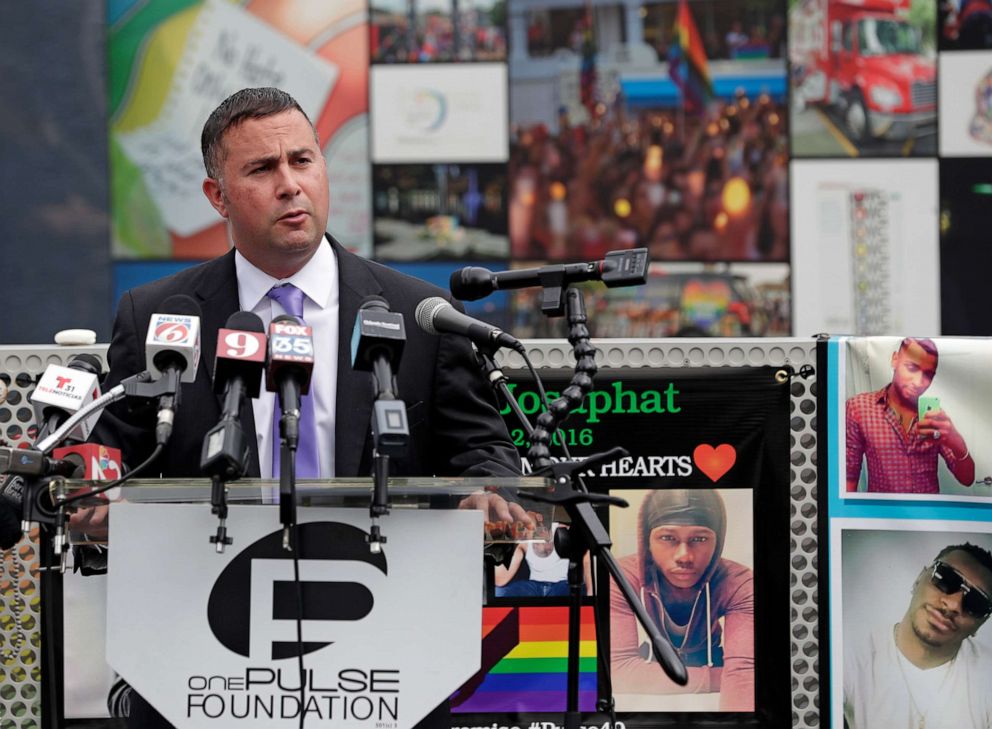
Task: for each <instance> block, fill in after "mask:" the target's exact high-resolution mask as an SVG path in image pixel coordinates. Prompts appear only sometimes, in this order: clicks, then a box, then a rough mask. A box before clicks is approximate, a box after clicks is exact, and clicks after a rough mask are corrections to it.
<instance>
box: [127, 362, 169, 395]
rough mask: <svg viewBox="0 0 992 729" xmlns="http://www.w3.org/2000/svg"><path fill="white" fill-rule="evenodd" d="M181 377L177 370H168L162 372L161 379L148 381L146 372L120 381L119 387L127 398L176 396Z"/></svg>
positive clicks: (149, 375)
mask: <svg viewBox="0 0 992 729" xmlns="http://www.w3.org/2000/svg"><path fill="white" fill-rule="evenodd" d="M181 375H182V373H181V372H179V371H178V370H174V369H168V370H166V371H165V372H163V374H162V377H160V378H159V379H157V380H154V381H150V378H151V374H150V373H149V372H147V371H146V372H141V373H140V374H137V375H134V376H132V377H128V378H127V379H126V380H122V381H121V385H122V386H123V387H124V394H125V395H126V396H127V397H140V398H147V399H152V398H156V397H161V396H162V395H176V394H177V393H178V392H179V378H180V376H181Z"/></svg>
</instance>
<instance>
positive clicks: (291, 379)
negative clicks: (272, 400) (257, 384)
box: [265, 314, 313, 450]
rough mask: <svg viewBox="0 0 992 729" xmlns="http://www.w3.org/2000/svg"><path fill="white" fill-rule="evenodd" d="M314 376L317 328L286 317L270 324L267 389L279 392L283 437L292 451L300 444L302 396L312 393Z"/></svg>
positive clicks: (288, 316) (297, 319)
mask: <svg viewBox="0 0 992 729" xmlns="http://www.w3.org/2000/svg"><path fill="white" fill-rule="evenodd" d="M312 375H313V329H311V328H310V327H308V326H307V325H306V324H304V323H303V320H302V319H300V318H298V317H295V316H291V315H289V314H283V315H282V316H277V317H276V318H275V319H273V320H272V323H271V324H270V325H269V347H268V357H267V363H266V376H265V389H266V390H268V391H269V392H278V393H279V405H280V407H281V408H282V420H281V422H282V436H283V438H285V439H286V443H287V445H289V447H290V449H292V450H296V446H297V444H298V443H299V441H300V397H301V396H302V395H306V394H307V393H308V392H309V391H310V377H311V376H312Z"/></svg>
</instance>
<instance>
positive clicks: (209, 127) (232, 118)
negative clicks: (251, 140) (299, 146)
mask: <svg viewBox="0 0 992 729" xmlns="http://www.w3.org/2000/svg"><path fill="white" fill-rule="evenodd" d="M291 109H296V111H298V112H300V113H301V114H303V118H304V119H306V120H307V121H308V122H309V123H310V126H311V127H313V122H312V121H310V117H308V116H307V115H306V112H304V111H303V109H302V108H301V107H300V105H299V104H298V103H297V102H296V99H294V98H293V97H292V96H290V95H289V94H287V93H286V92H285V91H282V90H281V89H276V88H273V87H271V86H265V87H262V88H257V89H241V91H235V92H234V93H233V94H231V95H230V96H228V97H227V98H226V99H224V100H223V101H222V102H220V106H218V107H217V108H216V109H214V110H213V112H211V114H210V117H209V118H208V119H207V123H206V124H204V125H203V133H202V134H200V151H201V152H203V166H204V167H205V168H206V170H207V176H208V177H211V178H213V179H215V180H216V179H219V178H220V165H221V162H222V161H223V160H222V158H221V140H223V138H224V134H226V133H227V130H228V129H230V128H231V127H235V126H237V125H238V124H240V123H241V122H243V121H244V120H245V119H262V118H264V117H267V116H274V115H276V114H281V113H282V112H284V111H289V110H291ZM313 137H314V139H317V130H316V129H314V132H313Z"/></svg>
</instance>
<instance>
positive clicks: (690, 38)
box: [668, 0, 713, 112]
mask: <svg viewBox="0 0 992 729" xmlns="http://www.w3.org/2000/svg"><path fill="white" fill-rule="evenodd" d="M672 35H673V38H672V45H671V48H670V49H669V51H668V75H669V76H671V77H672V81H674V82H675V85H676V86H678V87H679V89H681V91H682V103H683V104H684V105H685V109H686V111H692V112H702V111H703V110H704V109H705V108H706V102H707V101H709V100H710V99H712V98H713V79H711V78H710V69H709V64H708V63H707V61H706V49H705V48H704V47H703V40H702V38H700V37H699V30H698V29H697V28H696V21H694V20H693V19H692V13H691V12H689V3H688V2H687V0H679V11H678V14H677V15H676V16H675V28H674V32H673V34H672Z"/></svg>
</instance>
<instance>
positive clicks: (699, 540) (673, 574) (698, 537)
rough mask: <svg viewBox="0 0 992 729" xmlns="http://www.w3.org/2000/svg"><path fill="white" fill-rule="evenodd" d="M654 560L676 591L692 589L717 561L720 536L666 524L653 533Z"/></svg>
mask: <svg viewBox="0 0 992 729" xmlns="http://www.w3.org/2000/svg"><path fill="white" fill-rule="evenodd" d="M649 545H650V548H651V558H652V559H653V560H654V563H655V565H656V566H657V567H658V569H660V570H661V573H662V574H663V575H664V576H665V579H666V580H668V581H669V582H670V583H671V584H672V585H674V586H675V587H681V588H683V589H685V588H689V587H692V586H693V585H695V584H696V583H697V582H699V580H700V578H702V576H703V573H704V572H705V571H706V568H707V567H709V565H710V560H712V559H713V552H714V551H716V532H714V531H713V530H712V529H710V528H709V527H704V526H683V525H675V524H671V525H669V524H662V525H661V526H656V527H655V528H654V529H652V530H651V534H650V537H649Z"/></svg>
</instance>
